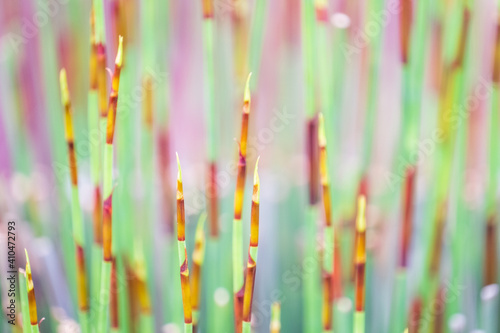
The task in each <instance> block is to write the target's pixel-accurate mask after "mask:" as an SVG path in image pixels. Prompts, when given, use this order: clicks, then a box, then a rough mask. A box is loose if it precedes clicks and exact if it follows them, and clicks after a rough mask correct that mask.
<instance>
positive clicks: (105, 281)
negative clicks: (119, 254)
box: [97, 260, 111, 333]
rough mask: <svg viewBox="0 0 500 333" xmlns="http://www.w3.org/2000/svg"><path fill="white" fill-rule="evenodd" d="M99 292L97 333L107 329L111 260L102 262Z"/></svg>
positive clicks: (102, 332)
mask: <svg viewBox="0 0 500 333" xmlns="http://www.w3.org/2000/svg"><path fill="white" fill-rule="evenodd" d="M101 273H102V274H101V292H100V297H99V313H98V318H97V333H105V332H107V331H108V317H109V293H110V286H111V262H110V261H104V260H103V262H102V268H101Z"/></svg>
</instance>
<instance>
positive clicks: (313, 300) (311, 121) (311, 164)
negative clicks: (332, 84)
mask: <svg viewBox="0 0 500 333" xmlns="http://www.w3.org/2000/svg"><path fill="white" fill-rule="evenodd" d="M301 7H302V8H301V13H302V15H301V21H302V22H301V23H302V24H301V26H302V39H303V45H304V47H303V59H304V81H305V87H304V88H305V110H306V115H307V123H306V126H307V127H306V140H307V141H306V150H307V156H308V169H309V170H308V185H309V198H308V199H309V205H308V209H307V212H306V219H305V221H306V222H305V223H306V226H305V229H306V239H305V251H304V258H315V257H317V256H318V251H317V249H316V221H317V214H318V212H317V205H316V204H317V202H318V194H319V191H318V189H319V165H318V142H317V140H318V132H317V130H318V128H317V125H318V124H317V119H316V91H317V89H316V56H315V51H316V44H315V43H316V34H315V28H316V27H315V12H314V2H313V1H301ZM320 274H321V273H320V269H319V267H317V268H316V267H315V268H314V269H313V270H312V271H307V272H305V270H304V274H303V281H304V286H303V288H302V298H303V304H304V305H303V307H304V311H303V314H304V319H303V327H302V329H303V331H304V332H308V333H313V332H319V331H320V330H321V315H320V311H321V308H320V306H321V288H320V285H319V284H318V281H320V279H321V277H320Z"/></svg>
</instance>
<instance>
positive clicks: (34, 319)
mask: <svg viewBox="0 0 500 333" xmlns="http://www.w3.org/2000/svg"><path fill="white" fill-rule="evenodd" d="M24 252H25V253H26V290H27V291H28V305H29V314H30V324H31V333H38V332H39V328H38V315H37V311H36V299H35V286H34V284H33V277H32V276H31V266H30V259H29V258H28V251H27V250H26V249H24Z"/></svg>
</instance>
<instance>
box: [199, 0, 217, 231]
mask: <svg viewBox="0 0 500 333" xmlns="http://www.w3.org/2000/svg"><path fill="white" fill-rule="evenodd" d="M202 4H203V56H204V62H203V65H204V81H203V84H204V88H205V89H204V100H205V110H206V112H207V126H208V140H207V142H208V170H207V171H208V184H209V186H208V192H209V193H208V200H209V202H208V207H207V208H208V220H209V224H210V235H211V236H212V237H217V236H218V234H219V226H218V225H219V224H218V214H219V213H218V211H219V209H218V205H219V204H218V195H217V183H216V176H217V163H216V161H217V142H216V135H217V133H216V131H217V126H216V124H215V122H216V114H215V101H214V84H215V83H214V24H215V23H214V2H213V0H202Z"/></svg>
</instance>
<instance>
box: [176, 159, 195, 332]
mask: <svg viewBox="0 0 500 333" xmlns="http://www.w3.org/2000/svg"><path fill="white" fill-rule="evenodd" d="M176 157H177V168H178V171H177V247H178V251H179V265H180V275H181V290H182V306H183V309H184V332H192V331H193V312H192V306H191V302H192V299H191V288H190V286H189V266H188V257H187V250H186V215H185V211H184V191H183V189H182V173H181V163H180V161H179V155H177V153H176Z"/></svg>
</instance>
